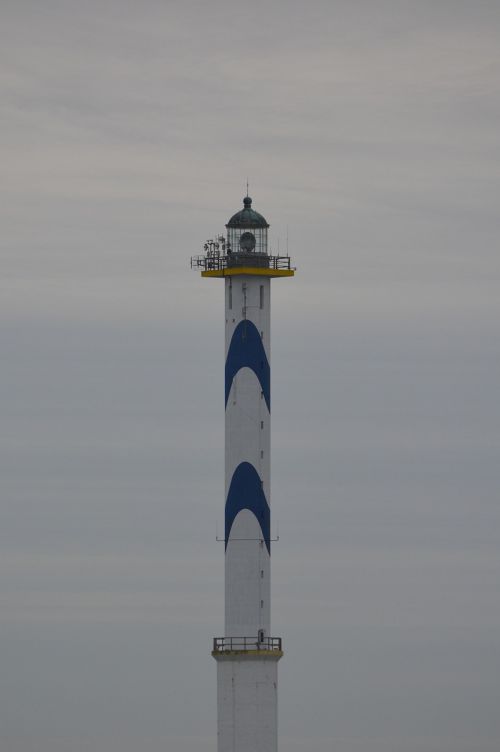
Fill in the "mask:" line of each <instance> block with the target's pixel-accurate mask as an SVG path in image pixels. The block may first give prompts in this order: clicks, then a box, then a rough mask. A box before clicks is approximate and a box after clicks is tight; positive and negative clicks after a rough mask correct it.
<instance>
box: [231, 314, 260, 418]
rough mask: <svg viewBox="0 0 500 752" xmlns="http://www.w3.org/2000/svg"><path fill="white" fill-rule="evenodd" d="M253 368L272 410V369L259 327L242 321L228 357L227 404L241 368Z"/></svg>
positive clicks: (234, 334) (232, 339)
mask: <svg viewBox="0 0 500 752" xmlns="http://www.w3.org/2000/svg"><path fill="white" fill-rule="evenodd" d="M244 367H247V368H251V369H252V371H253V372H254V373H255V375H256V376H257V378H258V379H259V382H260V386H261V389H262V393H263V395H264V399H265V400H266V404H267V409H268V410H269V411H271V369H270V368H269V362H268V360H267V356H266V352H265V350H264V346H263V344H262V339H261V337H260V334H259V332H258V331H257V327H256V326H255V324H253V323H252V322H251V321H248V320H247V319H245V320H244V321H240V323H239V324H238V326H237V327H236V329H235V330H234V332H233V336H232V338H231V344H230V345H229V351H228V353H227V358H226V406H227V401H228V399H229V392H230V391H231V384H232V383H233V379H234V377H235V376H236V374H237V373H238V371H239V370H240V368H244Z"/></svg>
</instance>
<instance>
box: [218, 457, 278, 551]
mask: <svg viewBox="0 0 500 752" xmlns="http://www.w3.org/2000/svg"><path fill="white" fill-rule="evenodd" d="M242 509H249V510H250V511H251V512H253V514H254V515H255V516H256V518H257V521H258V523H259V525H260V527H261V530H262V536H263V538H264V540H265V542H266V546H267V550H268V551H269V553H271V510H270V509H269V504H268V503H267V499H266V497H265V495H264V491H263V489H262V481H261V479H260V477H259V474H258V473H257V471H256V469H255V468H254V466H253V465H251V464H250V463H249V462H242V463H241V464H239V465H238V467H237V468H236V470H235V471H234V473H233V477H232V478H231V483H230V486H229V492H228V495H227V499H226V536H225V537H226V548H227V543H228V540H229V534H230V532H231V527H232V525H233V522H234V520H235V518H236V515H237V514H238V512H241V510H242Z"/></svg>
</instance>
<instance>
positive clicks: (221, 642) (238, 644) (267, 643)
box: [213, 635, 282, 653]
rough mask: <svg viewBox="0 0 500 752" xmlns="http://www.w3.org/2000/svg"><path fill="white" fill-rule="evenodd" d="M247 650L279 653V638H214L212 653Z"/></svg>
mask: <svg viewBox="0 0 500 752" xmlns="http://www.w3.org/2000/svg"><path fill="white" fill-rule="evenodd" d="M248 650H273V651H276V652H281V650H282V648H281V637H264V636H260V635H257V636H253V637H214V648H213V652H214V653H234V652H241V651H248Z"/></svg>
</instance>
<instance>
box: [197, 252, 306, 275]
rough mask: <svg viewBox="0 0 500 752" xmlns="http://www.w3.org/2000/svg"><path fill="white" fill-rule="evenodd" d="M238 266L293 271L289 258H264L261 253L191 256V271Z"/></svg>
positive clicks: (209, 253)
mask: <svg viewBox="0 0 500 752" xmlns="http://www.w3.org/2000/svg"><path fill="white" fill-rule="evenodd" d="M238 266H251V267H261V268H265V269H288V270H289V269H293V268H294V267H292V266H290V256H266V255H265V254H263V253H228V254H225V255H220V254H219V253H218V252H217V251H214V252H207V253H206V254H201V255H200V256H191V269H199V268H201V269H202V270H203V271H205V272H209V271H223V270H224V269H233V268H235V267H238Z"/></svg>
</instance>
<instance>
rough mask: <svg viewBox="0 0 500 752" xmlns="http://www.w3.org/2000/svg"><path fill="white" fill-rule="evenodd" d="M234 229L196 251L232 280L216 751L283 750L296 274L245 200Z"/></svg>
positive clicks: (199, 260) (209, 270) (199, 263)
mask: <svg viewBox="0 0 500 752" xmlns="http://www.w3.org/2000/svg"><path fill="white" fill-rule="evenodd" d="M243 205H244V206H243V209H242V210H241V211H239V212H237V213H236V214H235V215H234V216H233V217H231V219H230V220H229V222H228V223H227V225H226V228H227V237H224V236H220V237H219V238H217V239H215V240H213V241H208V242H207V243H206V244H205V248H204V250H205V253H204V254H203V255H202V256H197V257H195V258H193V259H192V265H194V266H196V267H200V268H201V270H202V271H201V274H202V277H208V278H212V277H215V278H224V284H225V330H226V348H225V357H226V365H225V405H226V432H225V444H226V449H225V475H226V484H225V538H224V540H225V628H224V637H216V638H214V642H213V651H212V655H213V656H214V658H215V660H216V661H217V715H218V721H217V735H218V752H276V750H277V748H278V728H277V704H278V703H277V700H278V661H279V659H280V658H281V657H282V655H283V651H282V643H281V638H280V637H273V636H272V632H271V588H270V574H271V573H270V569H271V566H270V565H271V529H270V516H271V515H270V459H271V458H270V423H271V378H270V362H271V357H270V324H271V279H272V278H273V277H291V276H293V274H294V270H293V269H292V268H291V267H290V258H289V257H288V256H273V255H271V254H270V251H269V249H268V237H267V231H268V228H269V225H268V223H267V222H266V220H265V219H264V217H263V216H262V215H261V214H259V213H258V212H256V211H255V210H254V209H252V199H251V198H250V197H249V196H248V195H247V196H246V197H245V198H244V199H243Z"/></svg>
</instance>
